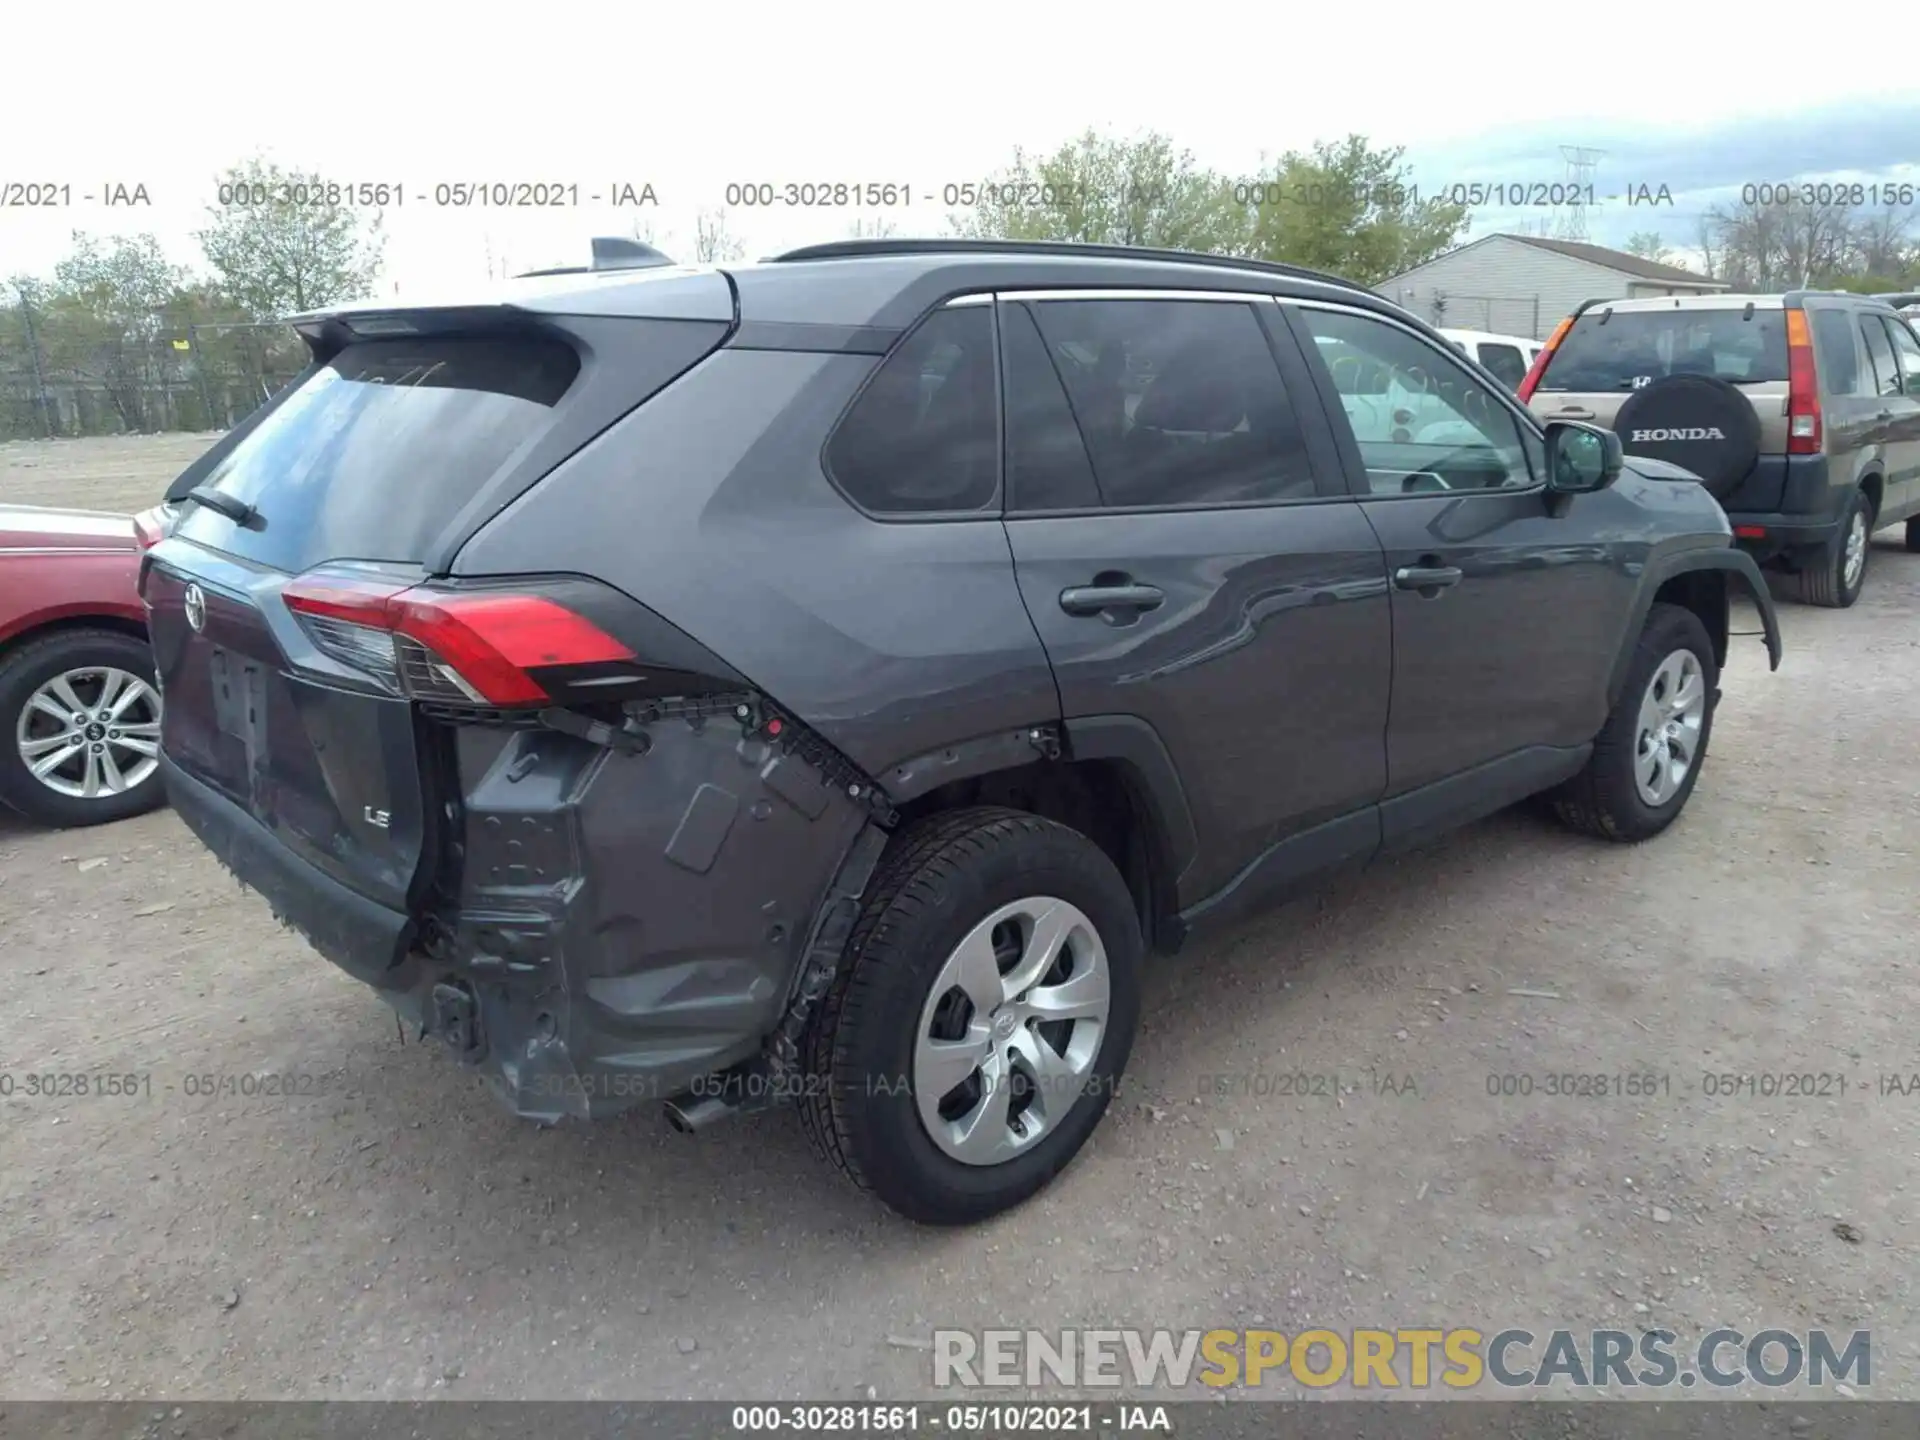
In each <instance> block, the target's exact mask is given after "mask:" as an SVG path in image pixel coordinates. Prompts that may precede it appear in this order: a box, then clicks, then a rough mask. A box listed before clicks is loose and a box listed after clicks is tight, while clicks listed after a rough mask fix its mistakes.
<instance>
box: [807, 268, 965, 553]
mask: <svg viewBox="0 0 1920 1440" xmlns="http://www.w3.org/2000/svg"><path fill="white" fill-rule="evenodd" d="M993 391H994V372H993V310H992V307H991V306H988V305H956V306H950V307H948V308H947V309H944V310H937V311H935V312H934V313H933V314H932V315H930V316H928V317H927V319H926V320H924V321H923V322H921V324H920V325H919V327H918V328H916V329H915V330H914V332H913V333H912V334H911V335H909V336H908V337H907V338H906V339H905V340H904V341H902V342H901V343H900V344H899V345H898V346H897V347H895V349H894V351H893V353H892V354H890V355H889V356H887V358H886V359H885V360H883V361H882V362H881V363H880V368H879V369H878V370H876V371H875V372H874V374H873V376H872V378H871V379H869V380H868V381H867V384H866V388H865V389H863V390H862V391H861V392H860V395H859V398H857V399H856V400H855V401H854V402H853V408H852V409H850V410H849V411H848V412H847V415H846V418H845V419H843V420H842V421H841V422H840V425H839V427H838V428H837V429H836V430H835V431H834V434H833V438H832V439H831V440H829V441H828V442H827V451H826V459H827V470H828V472H829V474H830V475H831V476H832V477H833V479H834V481H835V482H836V483H837V484H838V485H839V486H840V488H841V490H843V491H844V492H845V493H846V495H847V497H848V498H849V499H851V500H852V501H853V502H854V503H855V504H856V505H858V506H860V507H861V508H862V509H864V510H867V511H870V512H871V513H873V514H876V515H932V514H952V513H970V512H974V511H981V510H986V509H988V508H989V507H990V506H992V505H993V504H994V501H995V498H996V496H997V495H998V493H999V489H1000V454H999V451H1000V433H999V425H998V422H997V419H996V417H995V414H994V394H993Z"/></svg>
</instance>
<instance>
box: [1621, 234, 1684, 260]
mask: <svg viewBox="0 0 1920 1440" xmlns="http://www.w3.org/2000/svg"><path fill="white" fill-rule="evenodd" d="M1621 248H1622V249H1623V250H1625V251H1626V253H1627V254H1629V255H1638V256H1639V257H1640V258H1641V259H1642V260H1651V261H1653V262H1654V263H1655V264H1657V265H1666V264H1669V263H1671V262H1670V259H1669V257H1670V256H1671V255H1672V254H1673V252H1672V251H1671V250H1669V249H1668V248H1667V242H1666V241H1665V240H1664V239H1663V238H1661V235H1660V232H1659V231H1658V230H1641V231H1639V232H1637V233H1636V234H1633V235H1629V236H1628V237H1627V243H1626V244H1625V245H1624V246H1622V247H1621Z"/></svg>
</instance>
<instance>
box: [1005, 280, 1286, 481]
mask: <svg viewBox="0 0 1920 1440" xmlns="http://www.w3.org/2000/svg"><path fill="white" fill-rule="evenodd" d="M1030 308H1031V310H1032V313H1033V316H1034V319H1035V321H1036V323H1037V324H1038V326H1039V330H1040V336H1041V339H1042V341H1043V342H1044V344H1045V346H1046V349H1047V353H1048V356H1049V358H1050V359H1051V360H1052V361H1053V363H1054V367H1055V369H1056V370H1057V372H1058V374H1059V377H1060V379H1061V381H1062V382H1063V383H1064V385H1065V388H1066V392H1067V398H1068V401H1069V403H1070V404H1071V405H1072V408H1073V415H1074V419H1075V420H1076V422H1077V423H1078V425H1079V428H1080V433H1081V435H1082V436H1083V437H1084V438H1085V441H1086V447H1087V451H1088V453H1089V455H1090V456H1091V457H1092V461H1093V473H1094V477H1095V479H1096V481H1097V483H1098V486H1099V490H1100V494H1101V497H1102V500H1103V502H1104V504H1106V505H1107V506H1109V507H1116V508H1131V507H1149V506H1152V507H1164V506H1202V505H1245V504H1271V503H1273V502H1275V501H1282V500H1307V499H1314V498H1317V495H1318V492H1317V490H1316V489H1315V487H1314V478H1313V468H1312V464H1311V462H1310V461H1309V459H1308V456H1307V451H1306V448H1305V441H1304V439H1303V437H1302V435H1301V431H1300V423H1299V419H1298V417H1297V416H1296V415H1295V413H1294V408H1293V403H1292V400H1291V399H1290V398H1289V396H1288V395H1287V391H1286V386H1285V384H1284V382H1283V381H1282V379H1281V375H1280V367H1279V365H1278V363H1277V362H1276V361H1275V360H1274V358H1273V351H1272V350H1271V349H1270V348H1269V347H1268V345H1267V338H1266V334H1265V332H1264V331H1262V330H1261V328H1260V322H1259V320H1258V319H1257V318H1255V316H1254V313H1253V306H1252V305H1251V304H1246V305H1240V304H1234V303H1232V302H1229V301H1217V300H1043V301H1035V302H1031V306H1030Z"/></svg>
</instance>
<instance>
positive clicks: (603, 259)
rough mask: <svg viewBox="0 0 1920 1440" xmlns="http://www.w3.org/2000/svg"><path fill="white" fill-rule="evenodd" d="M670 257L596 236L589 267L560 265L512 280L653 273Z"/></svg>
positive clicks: (616, 238)
mask: <svg viewBox="0 0 1920 1440" xmlns="http://www.w3.org/2000/svg"><path fill="white" fill-rule="evenodd" d="M671 264H673V260H672V259H671V257H669V256H667V255H664V254H662V253H661V252H660V251H658V250H656V249H654V248H653V246H651V245H646V244H643V243H642V242H640V241H638V240H628V239H627V238H625V237H624V236H621V235H596V236H594V237H593V263H592V264H591V265H560V266H556V267H555V268H553V269H550V270H523V271H521V272H520V273H519V274H518V275H516V276H514V277H513V278H514V279H516V280H530V279H533V278H535V277H537V276H541V275H588V274H592V273H594V272H596V271H601V270H653V269H657V268H659V267H660V266H662V265H671Z"/></svg>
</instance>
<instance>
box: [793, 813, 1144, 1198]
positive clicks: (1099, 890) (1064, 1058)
mask: <svg viewBox="0 0 1920 1440" xmlns="http://www.w3.org/2000/svg"><path fill="white" fill-rule="evenodd" d="M1143 948H1144V947H1143V943H1142V941H1141V937H1140V924H1139V919H1138V916H1137V914H1136V912H1135V910H1134V905H1133V898H1132V896H1131V894H1130V893H1129V892H1128V890H1127V887H1126V884H1125V882H1124V881H1123V880H1122V879H1121V878H1120V873H1119V871H1117V870H1116V869H1115V868H1114V865H1113V862H1112V861H1111V860H1109V859H1108V858H1107V856H1106V855H1105V853H1103V852H1102V851H1101V850H1100V848H1099V847H1098V846H1096V845H1095V844H1094V843H1093V842H1092V841H1090V840H1088V839H1087V838H1086V837H1085V836H1083V835H1081V834H1079V833H1078V832H1076V831H1073V830H1070V829H1068V828H1067V827H1065V826H1063V825H1057V824H1055V823H1054V822H1052V821H1050V820H1043V819H1041V818H1040V817H1038V816H1035V815H1029V814H1024V813H1022V812H1019V811H1013V810H1000V809H987V808H981V809H970V810H962V811H955V812H951V813H949V814H945V815H938V816H934V817H931V818H929V819H928V820H925V821H922V822H920V823H919V824H918V825H917V826H915V827H912V828H910V829H909V830H908V831H907V832H905V833H903V834H902V835H900V836H897V837H896V838H895V840H894V843H893V848H892V849H891V850H890V852H889V854H888V856H887V858H886V859H885V860H883V861H882V865H881V868H880V870H879V871H877V872H876V873H875V876H874V879H873V883H872V885H871V886H870V888H869V893H868V898H867V901H866V905H865V907H864V909H863V910H862V912H861V917H860V920H859V922H858V923H857V924H856V925H855V927H854V932H853V935H852V936H851V937H850V939H849V940H848V944H847V957H846V960H845V962H844V963H843V965H842V968H841V972H840V974H839V976H838V977H837V978H836V980H835V981H834V984H833V986H832V987H831V988H830V989H829V990H828V992H827V994H826V996H825V997H823V999H822V1001H821V1007H820V1010H819V1012H818V1013H817V1014H816V1015H815V1017H814V1020H813V1024H812V1026H811V1028H810V1030H809V1035H808V1042H807V1063H808V1066H809V1069H810V1072H811V1074H812V1075H813V1077H814V1079H815V1081H816V1083H815V1084H813V1085H810V1086H809V1087H807V1088H806V1089H805V1090H804V1092H803V1094H802V1098H801V1104H800V1116H801V1122H802V1124H803V1125H804V1126H805V1128H806V1131H807V1134H808V1136H809V1138H811V1139H812V1140H813V1142H814V1144H815V1146H816V1148H818V1149H819V1150H820V1151H821V1152H822V1153H823V1154H825V1155H826V1156H827V1158H828V1159H830V1160H832V1161H833V1162H834V1163H835V1164H837V1165H838V1166H839V1167H840V1168H841V1169H842V1170H843V1171H844V1172H845V1173H846V1174H847V1175H848V1176H849V1177H850V1178H851V1179H852V1180H853V1181H854V1182H855V1183H856V1184H858V1185H859V1186H861V1187H862V1188H863V1189H866V1190H869V1191H872V1192H873V1193H874V1194H875V1195H876V1196H878V1197H879V1198H880V1199H881V1200H883V1201H884V1202H886V1203H887V1204H888V1205H890V1206H892V1207H893V1208H894V1209H895V1210H897V1211H898V1212H900V1213H901V1214H902V1215H905V1216H906V1217H908V1218H909V1219H912V1220H917V1221H920V1222H921V1223H923V1224H933V1225H957V1224H966V1223H969V1222H972V1221H977V1220H984V1219H986V1218H987V1217H988V1216H991V1215H994V1214H997V1213H999V1212H1000V1211H1002V1210H1006V1209H1008V1208H1010V1207H1012V1206H1014V1205H1018V1204H1019V1203H1020V1202H1021V1201H1023V1200H1025V1199H1027V1198H1028V1197H1029V1196H1031V1195H1033V1194H1034V1193H1035V1192H1036V1191H1038V1190H1040V1189H1041V1188H1042V1187H1043V1186H1045V1185H1046V1184H1047V1183H1048V1182H1049V1181H1050V1180H1052V1179H1053V1177H1054V1176H1055V1175H1056V1174H1058V1173H1059V1172H1060V1171H1061V1170H1062V1169H1063V1168H1065V1166H1066V1165H1067V1163H1068V1162H1069V1161H1071V1160H1072V1159H1073V1157H1074V1155H1075V1154H1076V1153H1078V1151H1079V1149H1080V1147H1081V1146H1082V1145H1084V1144H1085V1143H1086V1141H1087V1138H1088V1136H1090V1135H1091V1134H1092V1133H1093V1130H1094V1127H1095V1126H1097V1125H1098V1124H1099V1123H1100V1117H1101V1116H1102V1115H1103V1114H1104V1113H1105V1111H1106V1108H1107V1104H1108V1102H1109V1101H1110V1100H1111V1099H1112V1097H1113V1091H1114V1087H1115V1085H1116V1084H1117V1083H1118V1079H1119V1076H1120V1073H1121V1071H1122V1070H1123V1069H1124V1068H1125V1066H1126V1062H1127V1055H1128V1053H1129V1051H1130V1050H1131V1048H1132V1045H1133V1030H1134V1025H1135V1023H1136V1021H1137V1019H1138V1016H1139V1011H1140V991H1139V984H1140V980H1139V976H1140V963H1141V952H1142V950H1143Z"/></svg>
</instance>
